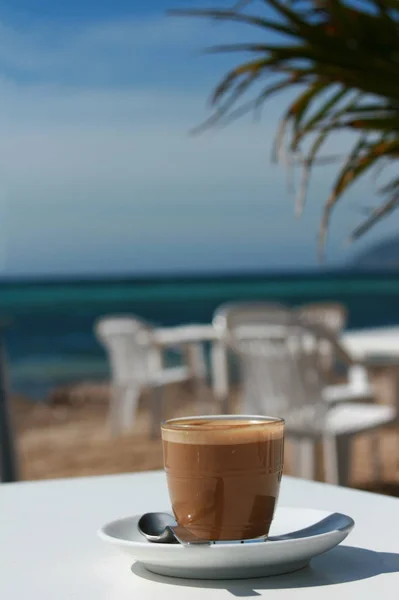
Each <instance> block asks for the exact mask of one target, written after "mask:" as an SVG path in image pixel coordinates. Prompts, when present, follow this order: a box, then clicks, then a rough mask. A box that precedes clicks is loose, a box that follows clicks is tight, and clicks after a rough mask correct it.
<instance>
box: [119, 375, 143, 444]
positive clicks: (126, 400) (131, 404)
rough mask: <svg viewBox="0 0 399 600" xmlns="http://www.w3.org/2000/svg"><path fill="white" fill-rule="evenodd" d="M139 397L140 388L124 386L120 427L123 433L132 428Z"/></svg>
mask: <svg viewBox="0 0 399 600" xmlns="http://www.w3.org/2000/svg"><path fill="white" fill-rule="evenodd" d="M139 397H140V390H139V389H138V388H135V387H130V386H128V387H126V388H125V390H124V394H123V402H122V407H121V415H122V427H123V431H124V432H125V433H127V432H128V431H130V429H131V428H132V425H133V422H134V416H135V412H136V408H137V402H138V400H139Z"/></svg>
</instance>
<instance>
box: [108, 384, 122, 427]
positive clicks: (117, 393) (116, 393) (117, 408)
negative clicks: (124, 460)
mask: <svg viewBox="0 0 399 600" xmlns="http://www.w3.org/2000/svg"><path fill="white" fill-rule="evenodd" d="M122 391H123V390H121V388H120V386H116V385H113V386H112V387H111V396H110V401H109V408H108V427H109V431H110V434H111V437H113V438H116V437H118V435H120V433H121V429H122V418H121V392H122Z"/></svg>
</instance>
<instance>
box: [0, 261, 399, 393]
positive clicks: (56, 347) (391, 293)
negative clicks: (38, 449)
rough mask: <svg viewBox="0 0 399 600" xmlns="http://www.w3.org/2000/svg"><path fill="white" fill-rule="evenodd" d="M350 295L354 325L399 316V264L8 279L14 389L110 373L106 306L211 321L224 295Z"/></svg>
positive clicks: (1, 298) (5, 300)
mask: <svg viewBox="0 0 399 600" xmlns="http://www.w3.org/2000/svg"><path fill="white" fill-rule="evenodd" d="M259 299H264V300H270V301H280V302H283V303H286V304H288V305H298V304H302V303H305V302H311V301H317V300H336V301H340V302H343V303H344V304H345V305H346V306H347V308H348V310H349V322H348V328H352V329H353V328H365V327H374V326H381V325H394V324H399V272H386V273H364V272H362V273H359V272H358V273H350V272H348V271H345V272H335V273H322V274H320V273H317V274H298V273H296V274H293V275H270V274H269V275H262V274H254V275H240V276H220V277H214V276H213V277H205V276H204V277H175V278H170V277H169V278H162V277H158V278H154V277H152V278H147V279H144V278H142V279H124V280H122V279H120V280H117V279H102V280H90V279H87V280H79V281H78V280H63V281H55V280H53V281H27V280H25V281H11V280H8V281H4V280H3V281H2V282H1V283H0V317H1V319H2V320H3V321H5V322H6V323H7V326H6V333H5V340H6V349H7V355H8V359H9V366H10V372H11V383H12V388H13V390H14V391H17V392H22V393H26V394H28V395H29V396H31V397H33V398H36V399H41V398H44V397H45V396H46V394H47V393H48V391H49V389H50V388H51V387H53V386H54V385H57V384H60V383H61V384H62V383H69V382H73V381H79V380H82V379H91V380H93V379H103V378H104V377H106V376H107V362H106V360H105V355H104V352H103V350H102V348H101V347H100V345H99V344H98V342H97V341H96V339H95V337H94V335H93V323H94V321H95V320H96V319H97V318H98V317H100V316H102V315H106V314H121V313H123V314H129V313H133V314H137V315H139V316H142V317H144V318H145V319H147V320H148V321H150V322H151V323H153V324H154V325H176V324H179V323H190V322H191V323H193V322H195V323H209V322H210V320H211V318H212V314H213V312H214V310H215V309H216V308H217V307H218V306H219V305H220V304H222V303H224V302H230V301H239V300H259Z"/></svg>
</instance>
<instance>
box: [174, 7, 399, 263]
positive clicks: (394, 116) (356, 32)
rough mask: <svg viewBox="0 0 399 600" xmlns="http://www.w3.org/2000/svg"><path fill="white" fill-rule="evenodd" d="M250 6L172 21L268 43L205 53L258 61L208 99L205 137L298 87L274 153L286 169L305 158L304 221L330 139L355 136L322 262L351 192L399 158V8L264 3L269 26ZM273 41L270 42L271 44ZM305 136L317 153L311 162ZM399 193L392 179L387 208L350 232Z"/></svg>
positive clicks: (194, 12)
mask: <svg viewBox="0 0 399 600" xmlns="http://www.w3.org/2000/svg"><path fill="white" fill-rule="evenodd" d="M248 4H250V2H249V0H248V1H247V0H245V1H244V2H241V3H239V4H238V5H236V7H235V8H232V9H231V10H225V9H187V10H184V11H182V10H178V11H173V14H175V15H184V16H195V17H200V18H208V19H212V20H216V21H222V22H223V21H227V22H236V23H240V24H242V25H248V26H250V27H252V28H255V29H256V30H257V31H258V33H260V34H261V35H262V36H263V38H264V42H257V43H253V42H248V43H245V42H243V43H236V44H227V45H216V46H213V47H211V48H208V50H207V52H212V53H221V52H222V53H224V52H228V53H235V52H239V53H243V54H246V55H247V56H248V54H249V55H251V57H252V60H250V61H249V62H244V63H243V64H241V65H238V66H237V67H236V68H235V69H232V70H231V71H230V72H229V73H227V75H226V76H225V77H224V78H223V79H222V81H221V82H220V83H219V85H218V86H217V87H216V89H215V91H214V93H213V95H212V97H211V106H212V107H213V109H214V112H213V114H212V115H211V117H210V118H209V119H208V120H207V121H206V122H205V123H204V124H203V125H202V126H201V127H200V129H201V130H203V129H204V128H206V127H208V126H213V125H215V124H217V123H224V124H226V123H228V122H230V121H231V120H232V119H234V118H238V117H239V116H241V115H243V114H244V113H246V112H248V111H249V110H252V109H253V110H255V111H256V112H258V111H259V110H260V108H261V107H262V106H263V105H264V103H265V102H266V100H267V99H268V98H270V97H271V96H272V95H274V94H276V93H279V92H280V91H282V90H285V89H287V88H290V87H292V86H296V85H300V86H302V87H303V89H302V90H301V92H300V93H299V95H298V96H297V97H296V98H295V100H294V102H292V103H291V104H290V105H289V106H288V108H287V109H286V110H285V111H284V114H283V117H282V120H281V123H280V127H279V130H278V132H277V135H276V140H275V145H274V156H275V157H276V158H277V159H278V160H279V161H281V162H284V164H286V165H291V164H294V163H295V162H298V157H300V158H299V162H300V164H301V166H302V174H301V181H300V186H299V194H298V196H297V200H296V212H297V213H298V214H300V213H301V212H302V210H303V207H304V204H305V199H306V194H307V188H308V183H309V179H310V175H311V171H312V169H313V166H314V165H315V164H317V163H319V162H320V158H322V157H320V152H321V150H322V147H323V145H324V144H325V142H326V141H327V140H328V139H329V137H330V135H331V134H332V133H334V132H337V131H340V130H348V131H352V132H354V133H355V134H356V133H357V134H358V139H357V141H356V142H355V143H354V145H353V146H352V149H351V151H350V153H349V154H348V156H347V158H346V159H345V160H344V163H343V165H342V166H341V169H340V171H339V173H338V176H337V178H336V180H335V183H334V186H333V189H332V192H331V194H330V196H329V197H328V199H327V201H326V203H325V206H324V210H323V215H322V221H321V224H320V232H319V242H320V252H322V251H323V248H324V245H325V240H326V235H327V229H328V227H329V223H330V218H331V213H332V211H333V210H334V208H335V206H336V204H337V202H338V201H339V200H340V199H341V197H342V196H343V195H344V194H345V192H346V191H347V189H348V188H349V186H351V185H352V184H353V183H355V182H356V181H358V179H359V178H360V177H362V176H363V175H365V174H366V173H367V172H369V170H370V169H371V168H373V167H374V166H378V165H381V164H383V162H384V161H385V160H386V159H387V158H389V159H390V160H397V159H398V158H399V0H358V1H357V2H356V3H354V2H352V1H351V0H263V4H264V5H265V6H266V7H268V8H269V9H271V11H270V10H269V11H268V12H267V16H264V15H263V14H261V13H260V12H259V14H256V13H255V12H254V11H253V10H252V11H251V13H248V12H245V11H244V10H243V8H245V7H246V6H247V5H248ZM270 15H271V16H270ZM269 34H273V36H274V37H273V44H270V43H269V41H268V39H269V38H268V36H269ZM276 34H277V35H276ZM275 40H276V41H275ZM269 76H271V79H270V81H269V83H268V84H267V85H264V86H263V89H261V91H260V92H258V93H257V95H255V97H254V98H252V99H249V100H247V101H246V102H244V103H242V104H240V102H241V101H242V98H243V95H244V94H245V95H247V93H248V92H249V91H250V90H251V88H252V84H253V83H254V82H255V81H256V82H258V83H262V82H263V81H264V79H265V78H268V77H269ZM309 136H311V138H312V139H311V145H310V149H309V150H308V151H306V152H305V151H304V150H303V146H304V144H305V143H306V142H307V140H308V139H309ZM287 142H288V143H287ZM390 185H391V187H390ZM397 185H398V184H397V180H396V179H394V180H393V182H391V184H388V185H387V186H385V191H384V192H381V193H383V195H384V196H385V199H384V200H383V202H382V204H381V205H380V207H379V208H376V209H373V211H372V212H371V214H370V215H369V216H368V218H367V219H366V220H365V222H363V223H361V224H360V225H359V227H358V228H357V229H356V230H355V231H354V232H353V236H352V237H353V239H357V238H358V237H360V236H361V235H363V234H364V233H365V232H366V231H368V230H369V228H370V227H372V226H373V225H374V224H375V223H376V222H378V220H379V219H380V218H382V217H383V216H385V215H386V214H388V213H390V212H391V211H392V210H393V209H394V207H396V205H397V202H398V200H397V196H398V194H399V190H398V186H397Z"/></svg>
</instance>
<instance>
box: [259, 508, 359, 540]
mask: <svg viewBox="0 0 399 600" xmlns="http://www.w3.org/2000/svg"><path fill="white" fill-rule="evenodd" d="M354 525H355V522H354V520H353V519H351V518H350V517H347V516H346V515H341V514H340V513H333V514H331V515H328V517H326V518H325V519H322V520H321V521H318V522H317V523H314V524H313V525H310V526H309V527H305V528H304V529H299V530H298V531H293V532H292V533H287V534H284V535H275V536H270V537H268V538H267V540H266V541H268V542H278V541H281V540H299V539H301V538H305V537H310V536H313V535H321V534H323V533H330V532H331V531H346V530H348V529H349V530H350V529H352V528H353V527H354Z"/></svg>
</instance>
